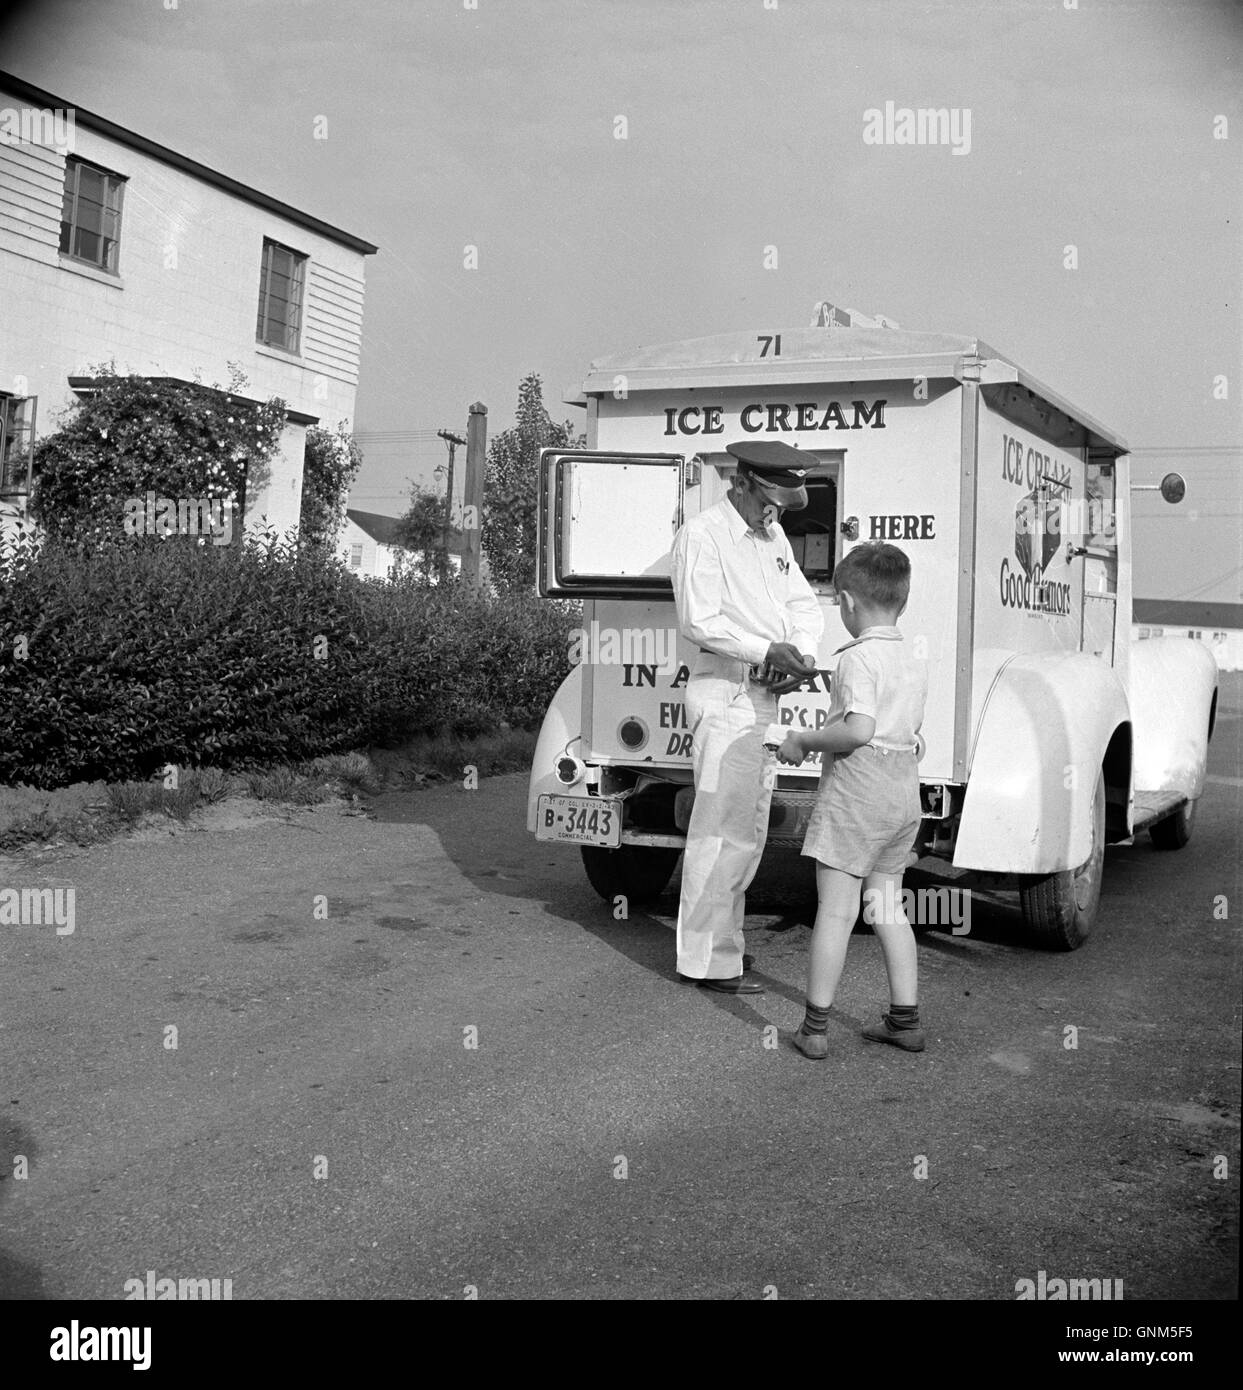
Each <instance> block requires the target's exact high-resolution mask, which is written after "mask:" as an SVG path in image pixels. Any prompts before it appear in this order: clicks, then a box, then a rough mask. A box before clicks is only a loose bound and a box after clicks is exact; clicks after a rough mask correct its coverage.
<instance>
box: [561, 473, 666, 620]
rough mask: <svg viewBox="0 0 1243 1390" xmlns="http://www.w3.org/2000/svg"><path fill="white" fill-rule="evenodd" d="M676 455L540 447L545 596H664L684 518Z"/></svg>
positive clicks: (640, 597)
mask: <svg viewBox="0 0 1243 1390" xmlns="http://www.w3.org/2000/svg"><path fill="white" fill-rule="evenodd" d="M685 468H686V460H685V459H684V458H683V456H682V455H681V454H625V453H607V452H602V451H598V450H588V449H545V450H544V451H543V452H542V453H541V454H540V472H539V476H540V496H539V511H538V516H537V527H536V531H537V535H538V540H539V564H538V584H539V593H540V596H541V597H542V598H579V599H585V598H626V599H643V598H657V599H669V598H671V597H672V593H673V586H672V583H671V581H670V578H669V552H670V550H671V548H672V546H673V537H674V535H675V533H676V532H677V529H678V527H679V526H681V524H682V490H683V474H684V471H685Z"/></svg>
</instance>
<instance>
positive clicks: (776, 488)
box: [725, 439, 809, 512]
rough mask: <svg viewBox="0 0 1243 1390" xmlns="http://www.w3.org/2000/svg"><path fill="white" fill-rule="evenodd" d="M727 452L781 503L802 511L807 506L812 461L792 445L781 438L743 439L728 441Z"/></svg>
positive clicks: (791, 509) (781, 505)
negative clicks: (809, 468) (806, 478)
mask: <svg viewBox="0 0 1243 1390" xmlns="http://www.w3.org/2000/svg"><path fill="white" fill-rule="evenodd" d="M725 452H726V453H727V454H732V455H733V456H734V458H736V459H737V460H738V465H739V471H740V472H744V473H748V474H750V476H751V477H753V478H754V479H755V480H756V482H758V483H759V484H760V485H761V486H762V487H763V489H764V491H765V493H767V494H768V496H769V497H771V498H772V500H773V501H774V502H775V503H776V504H777V505H778V506H779V507H786V508H788V509H789V510H790V511H795V512H797V511H801V510H802V509H803V508H804V507H805V506H806V505H807V488H806V487H805V486H804V485H803V479H804V478H805V477H806V476H807V472H808V467H809V460H808V458H807V455H806V454H803V453H800V452H799V450H798V449H796V448H794V446H793V445H792V444H783V443H782V442H781V441H780V440H778V439H744V440H742V441H740V442H739V443H737V444H727V445H726V446H725Z"/></svg>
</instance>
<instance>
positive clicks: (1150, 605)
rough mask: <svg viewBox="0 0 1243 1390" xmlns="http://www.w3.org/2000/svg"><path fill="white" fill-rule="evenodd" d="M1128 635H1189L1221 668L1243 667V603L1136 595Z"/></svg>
mask: <svg viewBox="0 0 1243 1390" xmlns="http://www.w3.org/2000/svg"><path fill="white" fill-rule="evenodd" d="M1131 618H1132V635H1133V636H1134V637H1135V638H1137V639H1138V640H1139V641H1143V640H1144V639H1145V638H1146V637H1191V638H1193V639H1194V640H1195V641H1198V642H1203V643H1204V644H1205V645H1206V646H1207V647H1208V648H1209V650H1210V651H1211V652H1212V653H1213V655H1214V656H1215V657H1216V658H1217V667H1218V670H1221V671H1238V670H1243V603H1202V602H1196V601H1191V602H1188V601H1187V600H1179V599H1163V598H1137V599H1135V600H1134V601H1133V603H1132V604H1131Z"/></svg>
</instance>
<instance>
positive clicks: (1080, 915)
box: [1019, 772, 1105, 951]
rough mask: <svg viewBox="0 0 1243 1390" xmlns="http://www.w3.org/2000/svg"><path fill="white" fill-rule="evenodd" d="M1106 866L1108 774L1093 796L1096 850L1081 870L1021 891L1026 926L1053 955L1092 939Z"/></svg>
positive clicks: (1047, 877) (1047, 876) (1051, 877)
mask: <svg viewBox="0 0 1243 1390" xmlns="http://www.w3.org/2000/svg"><path fill="white" fill-rule="evenodd" d="M1104 862H1105V774H1104V773H1103V772H1098V773H1097V775H1096V790H1095V792H1094V793H1093V796H1092V848H1091V852H1090V853H1089V854H1088V857H1087V858H1086V859H1085V860H1084V861H1083V863H1082V864H1080V866H1079V867H1078V868H1077V869H1063V870H1061V871H1060V872H1058V873H1054V874H1045V875H1044V876H1043V877H1041V878H1038V879H1036V880H1035V881H1034V882H1032V883H1029V884H1027V885H1025V886H1023V887H1021V888H1020V889H1019V902H1020V905H1021V907H1022V909H1023V924H1024V926H1025V927H1026V928H1027V931H1028V932H1029V934H1030V935H1031V936H1033V937H1035V938H1036V940H1037V941H1038V942H1039V943H1040V944H1041V945H1042V946H1045V947H1047V948H1048V949H1049V950H1053V951H1077V950H1078V949H1079V947H1080V946H1082V945H1083V943H1084V942H1085V941H1086V940H1087V939H1088V935H1089V933H1090V932H1091V930H1092V924H1093V923H1094V922H1095V921H1096V910H1097V907H1098V906H1099V905H1100V900H1101V871H1102V869H1103V868H1104Z"/></svg>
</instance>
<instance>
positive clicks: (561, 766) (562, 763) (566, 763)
mask: <svg viewBox="0 0 1243 1390" xmlns="http://www.w3.org/2000/svg"><path fill="white" fill-rule="evenodd" d="M586 771H587V769H586V767H585V766H584V765H583V764H582V763H580V762H579V760H578V759H577V758H572V757H570V755H569V754H568V753H567V754H566V755H565V756H563V757H560V758H558V759H557V781H558V782H560V783H562V784H563V785H564V786H567V787H572V786H573V785H574V784H575V783H576V782H581V781H582V780H583V774H584V773H585V772H586Z"/></svg>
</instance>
